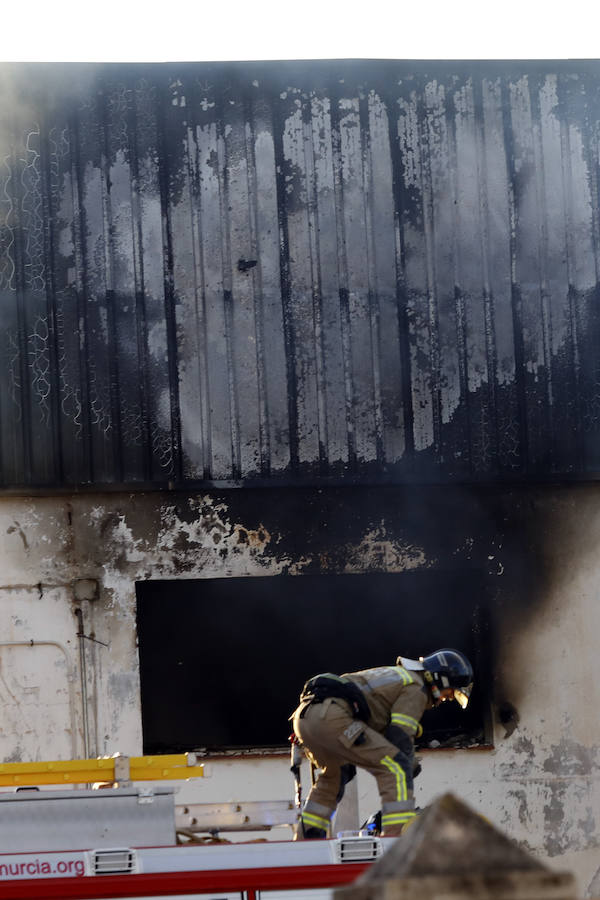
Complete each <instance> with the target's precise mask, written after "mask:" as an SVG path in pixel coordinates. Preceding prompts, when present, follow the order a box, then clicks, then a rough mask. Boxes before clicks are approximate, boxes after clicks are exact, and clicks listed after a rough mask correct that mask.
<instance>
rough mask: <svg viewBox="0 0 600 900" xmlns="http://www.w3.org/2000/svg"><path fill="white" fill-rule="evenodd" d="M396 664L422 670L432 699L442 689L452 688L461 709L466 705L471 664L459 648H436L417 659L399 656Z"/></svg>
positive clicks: (437, 697) (469, 686)
mask: <svg viewBox="0 0 600 900" xmlns="http://www.w3.org/2000/svg"><path fill="white" fill-rule="evenodd" d="M398 664H399V665H401V666H403V667H404V668H405V669H412V670H414V671H422V672H423V677H424V678H425V682H426V684H427V685H428V686H429V687H430V689H431V693H432V694H433V698H434V700H439V699H440V695H441V692H442V691H444V690H448V689H452V690H453V691H454V699H455V700H456V701H457V703H460V705H461V706H462V708H463V709H465V707H466V706H467V703H468V702H469V697H470V695H471V690H472V688H473V666H472V665H471V663H470V662H469V660H468V659H467V657H466V656H465V655H464V653H461V652H460V650H451V649H450V648H445V649H443V650H436V651H435V652H434V653H430V654H429V655H428V656H420V657H419V659H418V660H416V659H407V658H406V657H403V656H399V657H398Z"/></svg>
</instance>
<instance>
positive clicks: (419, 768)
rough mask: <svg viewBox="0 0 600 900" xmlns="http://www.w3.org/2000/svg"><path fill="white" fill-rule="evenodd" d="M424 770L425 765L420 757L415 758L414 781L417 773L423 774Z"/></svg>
mask: <svg viewBox="0 0 600 900" xmlns="http://www.w3.org/2000/svg"><path fill="white" fill-rule="evenodd" d="M422 771H423V766H422V765H421V763H420V762H419V760H418V759H417V760H415V764H414V766H413V781H414V779H415V778H416V777H417V775H420V774H421V772H422Z"/></svg>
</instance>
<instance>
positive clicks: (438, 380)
mask: <svg viewBox="0 0 600 900" xmlns="http://www.w3.org/2000/svg"><path fill="white" fill-rule="evenodd" d="M599 137H600V64H597V63H594V62H591V63H582V62H580V63H578V62H563V63H557V62H550V63H541V62H540V63H521V62H514V63H494V62H486V63H470V64H467V63H456V62H444V63H443V64H442V63H439V64H436V63H412V62H411V63H407V62H356V61H355V62H331V63H315V62H307V63H272V64H264V63H263V64H251V63H244V64H219V65H217V64H210V65H204V64H189V65H183V64H164V65H149V66H122V65H117V66H100V67H94V66H79V65H77V66H76V65H73V66H66V65H65V66H42V65H38V66H36V65H29V66H16V65H15V66H5V67H4V68H3V69H2V76H1V91H0V302H1V304H2V311H3V315H2V321H1V323H0V360H1V362H0V451H1V457H0V472H1V484H2V485H4V486H5V487H7V488H8V487H22V486H27V487H33V486H41V487H48V488H60V487H61V486H66V485H86V484H93V485H103V484H114V485H118V484H126V485H128V486H129V487H131V486H133V485H135V484H138V485H142V484H145V485H156V486H165V485H167V484H178V485H182V486H183V485H187V486H190V487H191V486H194V485H197V484H205V485H206V484H208V483H211V482H216V483H221V484H226V483H230V482H234V483H235V482H238V483H239V482H241V483H245V484H250V483H256V482H262V483H282V482H285V483H291V482H294V481H297V482H300V483H308V482H312V483H314V482H315V481H319V480H321V481H327V480H330V479H341V480H342V481H344V480H346V481H348V480H352V481H371V482H372V481H373V480H377V479H382V480H388V481H394V480H395V481H403V480H412V479H427V480H430V481H438V482H444V481H452V480H454V481H458V480H461V481H464V480H497V479H499V478H518V477H520V476H527V477H548V476H550V477H556V476H560V477H564V476H574V477H588V478H589V477H594V478H595V477H596V476H597V474H598V471H599V451H598V447H600V441H599V440H598V438H599V436H600V393H599V387H598V385H599V384H600V363H599V358H598V354H597V346H598V341H599V340H600V315H599V312H598V300H599V297H598V288H597V283H598V276H597V272H598V239H599V228H600V216H599V202H598V171H599V146H598V145H599Z"/></svg>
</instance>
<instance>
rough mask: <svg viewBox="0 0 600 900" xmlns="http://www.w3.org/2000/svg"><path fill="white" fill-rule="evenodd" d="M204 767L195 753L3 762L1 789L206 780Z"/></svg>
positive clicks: (0, 778) (1, 765)
mask: <svg viewBox="0 0 600 900" xmlns="http://www.w3.org/2000/svg"><path fill="white" fill-rule="evenodd" d="M203 775H204V766H203V765H198V763H197V762H196V754H195V753H172V754H167V755H164V756H121V755H120V754H119V755H116V756H112V757H110V758H109V759H66V760H61V759H57V760H52V761H50V762H27V763H0V786H2V787H18V786H19V785H39V784H87V783H91V782H96V781H106V782H113V783H114V782H119V783H120V784H122V783H123V782H131V781H162V780H167V779H173V778H202V777H203Z"/></svg>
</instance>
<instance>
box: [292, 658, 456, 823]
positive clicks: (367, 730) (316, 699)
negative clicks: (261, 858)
mask: <svg viewBox="0 0 600 900" xmlns="http://www.w3.org/2000/svg"><path fill="white" fill-rule="evenodd" d="M472 685H473V669H472V667H471V663H470V662H469V660H468V659H467V658H466V656H464V654H462V653H460V652H459V651H458V650H450V649H445V650H436V652H435V653H431V654H430V655H429V656H425V657H420V658H419V659H418V660H413V659H408V658H406V657H398V659H397V661H396V665H395V666H381V667H379V668H375V669H364V670H362V671H360V672H350V673H348V674H346V675H341V676H337V675H332V674H331V673H329V672H328V673H326V674H323V675H317V676H315V677H314V678H311V679H310V680H309V681H307V682H306V684H305V685H304V688H303V690H302V694H301V695H300V705H299V706H298V708H297V709H296V711H295V712H294V714H293V716H292V720H293V724H294V734H295V739H296V740H297V741H298V742H299V743H300V745H301V746H302V749H303V750H304V752H305V754H306V755H307V757H308V758H309V760H310V761H311V763H312V765H313V767H315V768H316V769H319V770H320V772H319V775H318V777H317V780H316V782H315V784H314V785H313V787H312V788H311V790H310V793H309V794H308V797H307V798H306V802H305V804H304V806H303V808H302V812H301V819H300V822H299V827H298V831H297V834H296V837H297V838H304V839H306V838H324V837H326V836H327V830H328V828H329V823H330V821H331V818H332V816H333V814H334V812H335V809H336V807H337V805H338V803H339V802H340V800H341V799H342V796H343V793H344V787H345V785H346V784H348V782H349V781H350V780H351V779H352V778H353V777H354V775H355V774H356V766H360V767H361V768H362V769H366V771H367V772H370V773H371V775H373V776H374V777H375V779H376V781H377V787H378V789H379V794H380V797H381V804H382V806H381V828H382V834H383V836H387V837H390V836H395V835H399V834H400V833H401V831H402V829H403V827H404V826H405V825H407V824H408V823H409V822H410V821H411V820H412V819H413V818H414V816H415V803H414V796H413V777H414V739H415V737H418V736H420V735H421V734H422V728H421V725H420V719H421V716H422V715H423V713H424V711H425V710H426V709H431V708H433V707H436V706H439V705H440V703H442V702H444V701H445V700H456V701H457V702H458V703H459V704H460V705H461V706H462V707H463V709H464V708H465V707H466V705H467V703H468V701H469V695H470V693H471V688H472Z"/></svg>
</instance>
